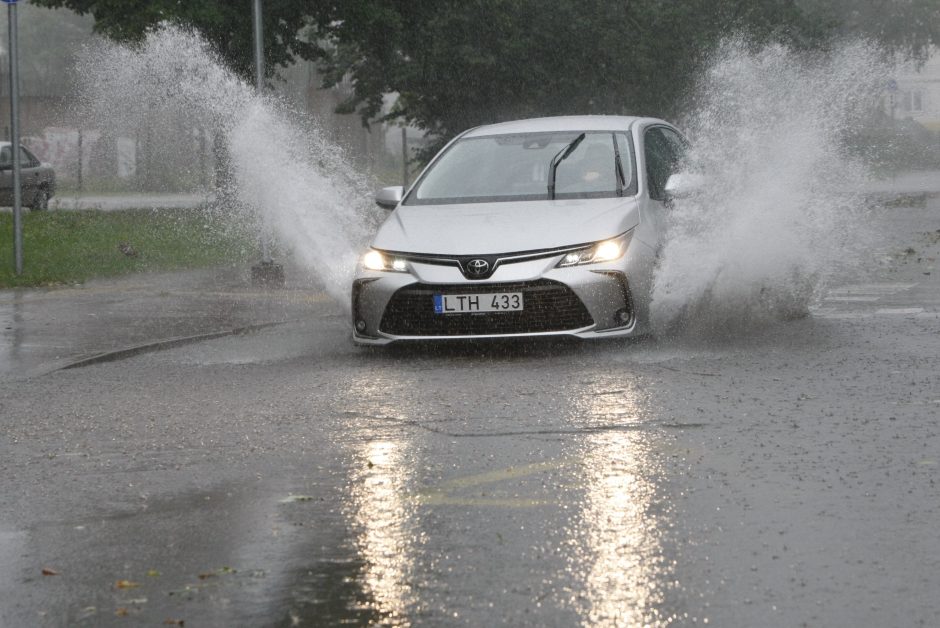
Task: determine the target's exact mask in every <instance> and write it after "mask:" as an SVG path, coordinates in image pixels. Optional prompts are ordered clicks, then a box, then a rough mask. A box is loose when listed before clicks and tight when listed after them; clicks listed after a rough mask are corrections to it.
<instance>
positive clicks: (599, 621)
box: [0, 198, 940, 627]
mask: <svg viewBox="0 0 940 628" xmlns="http://www.w3.org/2000/svg"><path fill="white" fill-rule="evenodd" d="M880 217H881V219H882V220H883V221H884V229H883V235H884V237H883V240H882V245H883V247H884V248H883V250H880V251H879V252H878V253H877V254H878V255H881V256H883V258H882V259H881V261H880V264H879V266H878V269H877V270H876V271H873V272H872V273H867V274H864V275H847V276H845V277H842V278H840V281H837V282H835V283H834V284H833V285H832V287H831V289H830V290H829V292H828V293H827V295H826V297H825V298H824V299H823V300H822V301H821V302H820V303H819V304H818V306H817V307H816V308H814V310H813V314H812V315H811V316H810V317H809V318H806V319H802V320H798V321H794V322H789V323H781V324H779V325H775V326H770V327H766V328H763V329H759V330H752V331H750V332H748V333H747V334H744V335H739V336H736V337H730V336H729V337H719V336H713V337H709V338H686V339H682V340H669V341H663V340H660V341H656V340H649V339H648V340H642V341H637V342H607V343H572V342H544V343H525V344H519V343H510V344H486V345H470V346H467V345H447V346H446V347H443V348H440V347H438V348H427V347H413V348H407V347H406V348H392V349H391V350H362V349H356V348H354V347H353V346H352V345H351V343H350V341H349V339H348V328H347V323H346V320H345V317H344V316H343V315H342V310H341V308H339V307H338V306H337V305H335V304H333V303H331V302H329V301H327V300H323V299H320V298H317V297H316V294H315V293H314V292H309V293H306V292H305V293H304V294H307V300H306V301H303V300H302V299H299V298H298V299H297V300H295V301H290V303H292V304H293V305H292V306H291V307H294V306H297V307H302V308H303V309H304V310H305V311H306V314H307V315H306V316H305V317H304V318H302V319H300V320H295V321H294V322H290V323H287V324H284V325H280V326H277V327H272V328H268V329H264V330H261V331H258V332H256V333H252V334H248V335H241V336H232V337H225V338H219V339H215V340H211V341H206V342H199V343H195V344H191V345H187V346H183V347H176V348H173V349H169V350H166V351H161V352H157V353H149V354H145V355H140V356H137V357H133V358H129V359H125V360H121V361H118V362H113V363H107V364H99V365H94V366H89V367H85V368H81V369H73V370H67V371H55V372H46V371H42V369H41V368H38V367H37V368H38V370H39V371H42V372H43V373H44V374H37V375H35V376H31V377H19V378H9V377H8V378H6V379H3V380H2V382H0V384H2V392H0V416H2V432H0V500H2V501H0V600H3V604H2V606H0V625H3V626H25V625H37V626H62V625H69V626H86V625H87V626H122V625H169V624H164V622H173V621H175V622H181V621H182V622H185V625H186V626H320V625H337V624H349V625H365V624H380V625H392V626H407V625H426V626H449V625H454V626H458V625H467V626H480V625H513V626H528V625H531V626H570V625H590V626H645V625H651V626H664V625H677V626H686V625H705V624H709V625H716V626H827V627H828V626H936V625H940V597H938V596H937V590H938V583H940V581H938V575H937V574H938V573H940V537H938V535H937V534H936V521H937V518H938V516H940V478H938V471H940V466H938V465H940V276H938V272H937V270H936V259H937V257H938V255H940V238H938V237H937V236H940V232H938V230H940V199H937V198H932V199H929V200H928V202H927V204H926V207H919V208H918V207H915V208H903V207H899V208H892V209H889V210H884V211H883V212H882V213H881V214H880ZM909 249H910V250H913V251H914V252H913V253H910V252H909ZM197 283H198V282H197ZM189 292H193V291H188V290H183V289H179V294H178V298H179V299H180V303H185V302H186V300H185V299H184V298H183V297H184V296H185V295H184V294H183V293H189ZM4 298H6V294H4ZM258 300H261V301H265V299H262V298H260V297H259V299H258ZM268 300H270V297H269V299H268ZM282 301H283V299H282ZM201 302H202V301H200V300H198V299H197V300H195V301H194V303H201ZM240 302H242V303H248V302H251V299H248V298H244V299H243V300H242V301H240ZM265 302H267V301H265ZM298 304H299V305H298ZM88 307H89V311H91V310H92V309H94V308H92V306H90V305H89V306H88ZM181 307H183V306H182V305H181ZM76 317H77V318H80V317H78V315H76ZM89 318H92V317H89ZM252 320H256V319H252ZM40 362H41V360H40ZM47 370H48V369H47ZM44 568H45V569H48V570H52V571H54V572H55V573H56V575H43V573H42V570H43V569H44ZM177 625H180V624H177Z"/></svg>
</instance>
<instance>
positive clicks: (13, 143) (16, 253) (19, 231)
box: [3, 0, 23, 275]
mask: <svg viewBox="0 0 940 628" xmlns="http://www.w3.org/2000/svg"><path fill="white" fill-rule="evenodd" d="M3 1H4V2H6V4H7V18H8V22H9V27H10V39H9V41H10V51H9V52H10V150H11V152H12V153H13V155H12V156H13V259H14V262H13V263H14V272H15V273H16V274H17V275H22V274H23V216H22V213H23V208H22V202H23V197H22V188H21V187H20V167H21V164H20V80H19V79H20V77H19V60H18V59H17V55H16V53H17V48H18V46H19V44H18V42H17V24H16V0H3Z"/></svg>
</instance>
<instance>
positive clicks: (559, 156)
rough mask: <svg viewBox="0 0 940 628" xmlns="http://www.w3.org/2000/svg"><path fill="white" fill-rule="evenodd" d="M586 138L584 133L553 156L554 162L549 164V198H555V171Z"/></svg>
mask: <svg viewBox="0 0 940 628" xmlns="http://www.w3.org/2000/svg"><path fill="white" fill-rule="evenodd" d="M583 140H584V133H582V134H581V135H579V136H578V137H576V138H574V140H573V141H572V142H571V143H570V144H568V145H567V146H565V147H564V148H562V149H561V150H560V151H558V152H557V153H556V154H555V156H554V157H552V162H551V163H550V164H549V166H548V198H549V200H555V172H556V171H557V170H558V164H560V163H561V162H563V161H564V160H565V159H567V158H568V155H570V154H571V153H573V152H574V149H576V148H577V147H578V144H580V143H581V142H582V141H583Z"/></svg>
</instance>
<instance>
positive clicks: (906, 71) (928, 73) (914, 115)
mask: <svg viewBox="0 0 940 628" xmlns="http://www.w3.org/2000/svg"><path fill="white" fill-rule="evenodd" d="M893 100H894V103H893V112H892V113H893V116H894V118H895V119H898V120H912V121H914V122H917V123H918V124H920V125H921V126H923V127H924V128H926V129H928V130H930V131H933V132H935V133H940V50H934V51H933V54H932V55H931V57H930V58H929V59H928V60H927V62H926V63H925V64H924V65H923V66H921V67H919V68H918V67H915V66H914V65H913V64H908V65H906V66H904V67H903V68H902V70H901V72H899V74H898V77H897V80H896V91H895V94H894V98H893Z"/></svg>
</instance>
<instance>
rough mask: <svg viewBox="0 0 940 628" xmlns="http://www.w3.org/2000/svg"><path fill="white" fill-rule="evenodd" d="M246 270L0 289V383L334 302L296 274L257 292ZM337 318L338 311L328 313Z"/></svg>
mask: <svg viewBox="0 0 940 628" xmlns="http://www.w3.org/2000/svg"><path fill="white" fill-rule="evenodd" d="M248 271H249V269H246V268H216V269H208V270H200V271H190V272H185V273H165V274H156V273H155V274H138V275H132V276H127V277H118V278H114V279H103V280H95V281H89V282H88V283H85V284H81V285H75V286H72V287H66V288H63V287H56V288H48V289H14V290H0V381H3V379H5V378H14V379H15V378H22V377H29V376H33V375H37V374H40V373H44V372H48V371H50V370H54V369H56V368H61V367H62V366H65V365H67V364H70V363H72V362H74V361H76V360H79V359H82V358H88V357H90V356H95V355H98V354H101V353H106V352H110V351H117V350H121V349H127V348H130V347H138V346H140V345H146V344H149V343H152V342H155V341H164V340H169V339H173V338H184V337H189V336H195V335H199V334H207V333H214V332H220V331H231V330H234V329H240V328H243V327H249V326H252V325H258V324H266V323H272V322H283V321H287V320H293V319H300V318H307V317H309V316H310V313H311V305H312V304H313V305H316V304H319V303H324V302H327V301H329V299H328V297H327V296H326V295H324V294H323V293H322V291H320V290H319V289H318V288H317V287H316V285H315V284H313V283H312V282H311V281H310V280H309V279H308V278H306V277H303V276H300V277H297V275H298V273H295V279H299V281H295V283H296V284H298V285H295V286H288V288H287V289H284V290H277V291H272V290H264V289H259V288H256V287H252V286H251V285H250V282H249V280H248ZM321 309H323V308H321ZM339 312H341V310H340V309H339V308H337V307H335V306H334V307H333V308H332V309H331V310H324V312H323V313H324V314H326V315H336V314H337V313H339Z"/></svg>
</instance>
